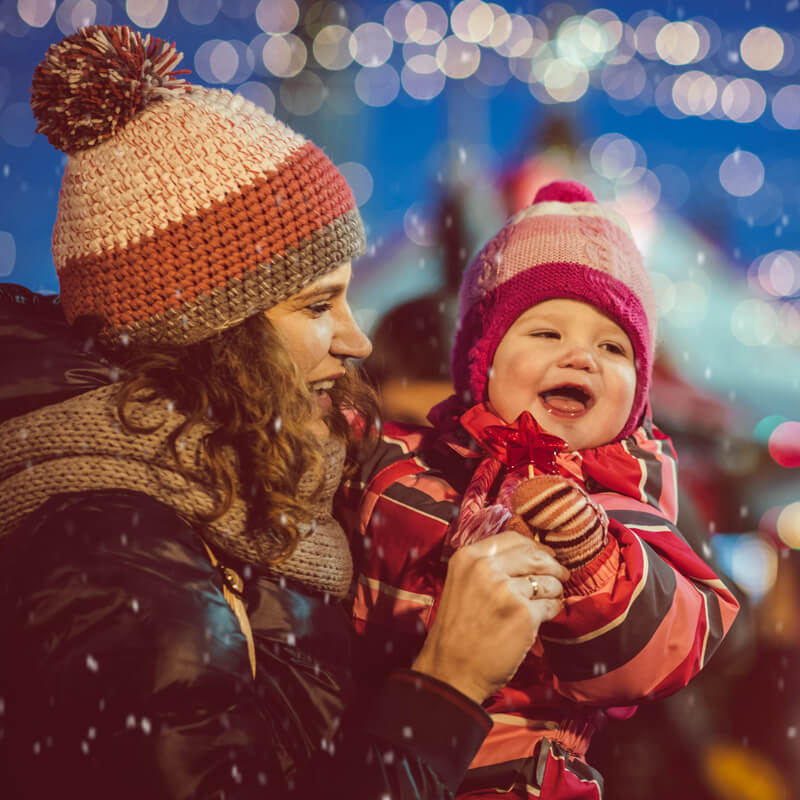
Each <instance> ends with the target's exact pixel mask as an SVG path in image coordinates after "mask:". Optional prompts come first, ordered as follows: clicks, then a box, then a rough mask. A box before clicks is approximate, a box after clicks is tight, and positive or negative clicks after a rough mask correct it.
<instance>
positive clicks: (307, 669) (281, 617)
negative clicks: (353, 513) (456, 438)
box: [0, 285, 490, 800]
mask: <svg viewBox="0 0 800 800" xmlns="http://www.w3.org/2000/svg"><path fill="white" fill-rule="evenodd" d="M0 352H2V362H3V382H2V390H0V415H2V416H0V422H7V423H8V422H9V421H10V423H11V424H13V420H14V418H15V417H18V416H19V415H20V414H23V413H26V412H28V411H31V410H34V409H36V408H38V407H41V406H45V405H48V404H51V403H55V402H60V401H62V400H64V399H66V398H68V397H71V396H75V395H78V394H80V393H81V392H84V391H87V390H88V389H92V388H94V387H95V386H97V385H98V384H102V383H104V382H108V380H109V379H113V376H111V378H110V377H109V376H110V373H111V372H112V370H111V368H110V367H109V366H108V365H107V364H105V363H103V362H102V361H100V360H99V359H98V358H97V357H96V356H94V355H92V354H91V352H84V350H83V349H82V347H81V345H80V344H79V345H78V346H77V347H76V345H75V344H74V343H73V342H72V341H71V340H70V339H69V334H68V331H67V329H66V326H65V324H64V322H63V319H62V317H61V315H60V311H59V308H58V305H57V303H56V301H55V300H54V299H49V298H42V297H39V296H36V295H33V294H31V293H30V292H27V291H26V290H24V289H22V288H21V287H15V286H11V285H5V286H3V287H0ZM21 435H24V433H22V434H21ZM224 566H225V567H227V568H229V570H233V571H234V572H235V573H236V574H237V575H238V576H239V577H240V578H241V584H240V585H237V581H235V580H231V574H232V573H230V572H229V571H228V572H226V570H225V569H223V568H222V566H221V565H214V564H213V563H212V560H211V559H210V557H209V552H208V549H207V547H206V545H205V544H204V542H203V540H202V539H201V537H200V535H199V534H198V531H197V530H196V529H195V528H193V527H192V526H191V525H190V524H188V523H187V522H186V521H184V519H182V518H181V517H180V516H179V515H178V514H177V513H176V512H175V511H174V510H173V509H172V508H171V507H169V506H168V505H165V504H163V503H162V502H159V501H158V500H156V499H154V498H153V497H150V496H148V495H147V494H144V493H141V492H134V491H129V490H122V489H105V490H102V491H84V492H80V493H71V494H54V495H53V496H51V497H50V498H49V499H48V500H47V501H46V502H44V503H43V504H42V505H41V506H39V507H38V508H37V509H36V510H35V511H33V512H32V513H31V514H29V515H28V516H27V517H26V518H25V519H24V521H23V522H22V523H21V525H19V526H18V527H17V528H16V529H15V530H14V531H13V532H11V533H9V534H8V535H7V536H5V537H4V538H2V539H0V641H2V643H3V647H2V652H1V653H0V786H1V787H2V795H3V796H4V797H9V798H36V799H37V800H44V799H45V798H48V800H49V798H52V797H59V796H60V797H63V796H67V797H73V796H74V797H81V798H85V800H94V799H95V798H97V800H100V798H102V799H103V800H107V798H111V797H113V798H115V799H116V798H137V800H138V799H139V798H148V800H156V799H157V798H219V799H220V800H222V798H225V800H238V799H239V798H284V797H286V798H291V797H313V798H327V797H330V798H340V797H341V798H351V799H353V800H358V799H359V798H376V799H377V798H382V797H387V796H388V797H392V798H396V799H397V800H402V798H446V797H450V796H451V793H452V792H453V791H454V790H455V788H456V787H457V786H458V784H459V782H460V780H461V778H462V776H463V774H464V772H465V770H466V767H467V765H468V764H469V762H470V760H471V758H472V756H473V755H474V753H475V752H476V750H477V748H478V746H479V745H480V742H481V741H482V739H483V737H484V736H485V733H486V731H487V729H488V727H489V724H490V723H489V722H488V717H487V716H486V715H485V714H484V712H483V711H482V710H481V709H480V708H479V707H478V706H476V705H474V704H473V703H471V702H470V701H469V700H467V699H466V698H464V697H463V696H461V695H460V694H458V693H457V692H455V691H454V690H452V689H451V688H450V687H448V686H445V685H443V684H440V683H438V682H436V681H434V680H432V679H430V678H427V677H426V676H422V675H420V674H418V673H414V672H412V671H397V672H394V673H392V674H391V676H390V677H389V679H388V681H387V682H386V683H385V684H384V685H383V686H382V687H380V688H379V689H378V690H377V691H373V692H371V693H370V694H369V695H368V696H367V695H366V693H365V692H364V691H360V690H359V688H358V687H355V686H354V685H353V680H352V675H351V654H350V638H351V633H352V622H351V617H350V610H349V608H348V607H347V604H346V602H344V601H340V600H336V599H334V598H333V597H331V596H330V595H327V594H323V593H319V592H315V591H312V590H309V589H308V588H307V587H304V586H303V585H301V584H299V583H295V582H293V581H292V580H290V579H287V578H285V577H281V576H277V575H274V574H271V573H269V572H267V571H266V570H264V569H261V568H259V567H258V566H257V565H255V564H253V563H245V562H242V561H232V560H231V559H230V558H227V559H226V562H225V565H224ZM226 588H227V590H228V593H229V594H230V592H231V591H236V590H238V591H237V596H238V597H239V598H240V599H241V600H242V602H243V604H244V607H245V609H246V614H247V618H248V620H249V625H250V628H251V630H252V639H253V644H254V646H255V664H256V670H255V677H254V676H253V673H252V671H251V661H250V658H249V656H248V641H247V636H246V634H245V632H244V629H243V627H242V625H241V623H240V621H239V619H237V616H236V614H235V613H234V608H233V606H232V604H231V603H230V602H229V600H228V599H226V597H225V594H224V591H223V590H224V589H226Z"/></svg>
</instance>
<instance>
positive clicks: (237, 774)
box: [231, 764, 242, 783]
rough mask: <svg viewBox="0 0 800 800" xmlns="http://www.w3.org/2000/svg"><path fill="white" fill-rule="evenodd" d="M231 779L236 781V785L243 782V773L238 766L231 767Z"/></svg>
mask: <svg viewBox="0 0 800 800" xmlns="http://www.w3.org/2000/svg"><path fill="white" fill-rule="evenodd" d="M231 777H232V778H233V779H234V781H236V783H241V782H242V771H241V770H240V769H239V765H238V764H234V765H233V766H232V767H231Z"/></svg>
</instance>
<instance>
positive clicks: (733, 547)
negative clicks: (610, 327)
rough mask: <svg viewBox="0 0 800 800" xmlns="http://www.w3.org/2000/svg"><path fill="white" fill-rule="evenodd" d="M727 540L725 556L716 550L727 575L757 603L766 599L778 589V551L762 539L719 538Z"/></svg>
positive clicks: (745, 537) (751, 537) (749, 535)
mask: <svg viewBox="0 0 800 800" xmlns="http://www.w3.org/2000/svg"><path fill="white" fill-rule="evenodd" d="M719 539H721V540H723V541H725V540H727V541H726V547H725V548H724V551H723V552H720V551H719V550H717V549H716V548H715V552H717V554H718V555H719V556H721V558H720V561H721V562H722V567H723V568H724V569H725V570H726V572H727V573H728V574H729V575H730V576H731V578H733V580H734V581H736V584H737V585H738V586H739V587H741V589H743V590H744V591H745V592H746V593H747V594H748V595H750V597H751V598H752V599H753V600H759V599H760V598H762V597H763V596H764V595H765V594H766V593H767V592H768V591H769V590H770V589H771V588H772V587H773V586H774V585H775V579H776V577H777V574H778V553H777V552H776V550H775V548H774V547H773V546H772V545H771V544H770V543H769V542H767V541H765V540H764V539H762V538H761V537H759V536H754V535H752V534H744V535H739V536H721V537H715V540H714V543H715V545H717V544H721V542H718V541H717V540H719Z"/></svg>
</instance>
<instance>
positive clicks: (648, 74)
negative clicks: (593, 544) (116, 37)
mask: <svg viewBox="0 0 800 800" xmlns="http://www.w3.org/2000/svg"><path fill="white" fill-rule="evenodd" d="M417 6H419V7H417ZM487 9H489V10H488V11H487ZM470 13H471V14H472V15H473V16H471V17H470ZM487 14H488V20H489V22H488V23H487V22H486V19H487ZM520 18H522V19H523V22H522V23H519V24H520V25H523V28H524V30H526V31H529V32H530V34H529V39H530V40H531V41H530V42H528V43H527V44H528V45H529V46H527V49H526V44H525V43H523V44H519V41H520V36H521V35H520V34H519V30H521V29H520V28H513V26H511V22H510V21H511V20H516V22H514V24H515V25H516V24H517V23H518V22H519V19H520ZM287 20H288V22H287ZM398 20H399V22H398ZM420 20H421V21H420ZM465 20H467V22H469V20H472V22H471V23H470V24H472V27H471V28H469V27H468V28H467V33H466V34H465V33H464V32H463V30H462V28H464V24H466V23H465ZM481 20H482V21H481ZM87 21H88V22H93V21H98V22H103V23H112V24H118V23H124V24H131V25H133V26H134V27H139V28H142V29H147V30H152V32H153V33H154V34H155V35H158V36H160V37H161V38H164V39H168V40H170V41H175V42H176V45H177V48H178V50H180V51H182V52H183V53H184V54H185V55H184V60H183V62H182V64H181V67H188V68H190V69H191V70H192V75H191V76H190V78H189V80H191V81H193V82H199V83H206V84H214V85H225V86H228V87H229V88H231V89H233V90H236V91H242V92H243V93H245V94H247V96H248V97H250V98H251V99H256V100H257V101H259V102H262V103H263V104H264V105H265V106H266V107H267V108H268V110H271V111H273V112H274V113H275V114H276V115H277V116H279V117H281V118H282V119H284V120H286V121H287V122H288V123H289V124H290V125H292V126H293V127H295V128H296V129H297V130H299V131H301V132H302V133H304V134H306V135H308V136H309V137H311V138H312V139H313V140H314V141H315V142H317V143H318V144H319V145H320V146H322V147H323V148H324V149H325V150H326V152H327V153H328V155H329V156H330V157H331V159H332V160H333V161H334V163H336V164H337V165H339V166H340V168H341V169H342V171H343V172H344V173H345V175H346V176H347V178H348V180H349V181H350V182H351V185H352V186H353V188H354V193H355V195H356V198H357V201H358V202H359V205H360V208H361V212H362V215H363V217H364V219H365V222H366V224H367V229H368V235H369V238H370V242H371V247H370V251H369V253H368V255H367V256H366V257H365V258H364V259H362V262H361V263H360V264H357V265H356V269H355V279H354V283H353V292H352V300H353V305H354V306H355V307H356V308H357V309H358V313H359V319H360V321H361V322H362V324H363V325H364V327H365V328H366V329H367V330H368V331H369V330H370V329H371V328H372V327H373V326H374V324H375V322H376V321H377V320H378V319H379V318H380V315H381V314H382V313H383V312H384V311H386V310H387V309H388V308H389V307H391V306H393V305H394V304H395V303H398V302H400V301H402V300H405V299H408V298H411V297H414V296H417V295H419V294H422V293H424V292H426V291H429V290H431V289H434V288H436V287H437V286H439V285H440V284H441V282H442V280H443V278H442V269H441V252H440V248H438V246H437V243H436V241H435V234H434V228H435V219H436V216H437V213H438V205H439V203H440V202H441V197H442V195H443V194H444V193H445V192H450V193H451V194H452V193H455V195H456V196H458V197H459V199H460V201H461V202H462V203H463V206H464V211H465V215H466V218H467V220H468V221H470V227H469V231H468V234H469V236H468V239H469V241H468V245H469V249H470V251H472V250H473V249H475V248H477V247H478V246H479V245H480V244H481V242H482V241H484V240H485V239H486V238H488V237H489V236H490V235H491V234H492V233H493V232H494V231H495V230H496V229H497V227H499V225H500V224H501V223H502V221H503V220H504V219H505V218H506V216H507V215H508V211H509V207H508V204H507V200H508V198H507V197H504V196H503V195H502V192H501V185H502V179H503V176H506V177H507V176H508V175H509V174H514V173H515V172H517V173H518V171H519V170H520V169H521V168H522V167H523V166H525V165H527V166H528V167H530V166H531V164H532V165H533V167H532V168H533V170H534V172H535V174H536V175H540V173H542V170H544V174H550V172H548V170H550V171H552V170H554V169H555V170H557V171H558V172H559V174H562V173H563V174H564V175H566V176H568V177H570V176H572V177H576V178H578V179H581V180H584V181H585V182H586V183H588V184H589V185H590V186H591V188H592V189H593V191H594V193H595V195H596V196H597V197H598V199H600V200H603V201H609V202H612V201H615V202H617V204H618V207H619V209H620V210H621V211H622V213H623V214H624V215H625V216H627V217H628V218H629V220H630V221H631V224H632V227H633V228H634V233H635V235H636V236H637V239H638V241H639V244H640V246H641V247H642V249H643V252H644V254H645V258H646V261H647V263H648V265H649V267H650V269H651V270H652V271H653V273H654V279H655V280H656V285H657V287H658V289H659V293H660V294H661V295H662V299H663V301H664V304H663V308H662V320H661V321H660V328H661V339H662V342H663V347H664V349H665V352H667V353H668V354H669V356H670V359H671V361H672V362H673V363H675V364H678V365H680V369H681V371H682V373H683V375H684V377H686V378H687V379H688V380H690V381H691V382H693V383H695V384H699V385H702V386H703V387H704V388H705V389H708V390H709V391H711V392H713V393H715V394H716V395H717V396H719V397H720V398H723V399H725V400H726V402H731V403H733V404H734V405H736V406H737V407H740V408H742V409H743V410H744V412H745V413H744V417H743V421H742V422H741V424H740V427H739V431H738V432H739V433H740V434H741V435H747V436H751V435H756V434H754V433H753V431H754V430H755V427H756V425H757V424H758V423H759V422H760V421H763V420H764V419H770V420H773V422H774V423H775V424H778V423H780V422H781V421H783V420H792V419H797V413H798V412H797V408H798V406H799V405H800V404H798V399H800V378H799V377H798V376H800V355H799V353H800V300H798V297H800V255H798V251H799V250H800V247H799V246H798V241H800V157H798V155H797V153H798V147H797V143H798V129H800V1H799V0H762V2H758V3H756V2H751V0H734V2H701V0H689V1H688V2H673V1H672V0H667V1H662V2H654V3H652V4H650V5H647V6H645V5H643V4H641V3H637V2H613V3H607V4H605V5H602V4H599V3H598V4H590V3H585V2H579V1H578V0H573V2H571V3H569V4H568V3H563V2H556V3H544V2H530V1H529V2H511V3H509V2H504V3H496V4H491V5H487V4H486V3H482V2H481V0H467V2H465V3H460V4H457V3H454V2H452V1H450V2H448V1H447V0H445V2H438V3H431V2H428V3H421V4H415V3H412V2H410V0H401V2H399V3H394V4H392V3H388V2H385V3H374V2H365V1H363V0H362V2H343V3H341V4H339V3H335V2H325V1H324V0H322V1H318V2H313V3H310V2H302V3H299V4H297V3H295V2H294V0H262V1H261V2H258V0H221V2H220V0H169V2H167V0H128V2H127V3H122V2H112V3H109V2H107V0H97V2H96V3H94V2H91V0H66V2H59V3H54V2H53V0H2V2H1V3H0V185H2V194H0V279H2V280H6V281H11V282H15V283H20V284H23V285H25V286H28V287H30V288H32V289H34V290H37V291H48V292H53V291H57V289H58V284H57V278H56V274H55V270H54V268H53V264H52V259H51V254H50V235H51V229H52V224H53V220H54V218H55V213H56V207H57V198H58V189H59V183H60V176H61V173H62V170H63V164H64V158H65V157H64V156H63V155H62V154H61V153H59V152H57V151H55V150H54V149H53V148H52V147H51V146H50V144H49V143H48V142H47V141H46V140H45V138H44V137H43V136H41V135H39V134H35V133H34V126H35V123H34V120H33V116H32V113H31V111H30V108H29V106H28V98H29V87H30V80H31V76H32V73H33V69H34V67H35V65H36V64H37V63H38V61H39V60H40V59H41V57H42V56H43V54H44V53H45V51H46V49H47V47H48V46H49V45H50V44H51V43H53V42H55V41H58V40H59V39H60V38H62V37H63V36H64V35H65V34H67V33H70V32H72V31H73V30H74V29H75V28H76V27H78V25H79V24H82V23H85V22H87ZM525 21H526V22H525ZM676 22H683V23H686V22H689V23H691V24H693V25H694V26H695V27H694V28H691V30H690V29H689V27H688V26H686V25H685V24H684V26H683V28H675V27H673V28H672V29H671V30H672V31H673V32H674V33H675V35H674V36H673V37H672V38H671V39H669V37H667V38H664V37H662V39H661V40H659V38H658V34H659V31H660V30H661V28H663V27H665V26H667V25H668V24H669V23H676ZM367 23H373V25H372V26H369V25H367ZM579 23H580V24H581V25H582V26H583V27H580V26H579ZM503 25H506V30H513V31H515V33H514V35H513V36H509V38H507V39H506V40H505V41H503V35H502V28H503ZM525 25H527V26H528V27H527V28H525V27H524V26H525ZM481 26H483V27H481ZM576 26H577V27H576ZM576 31H577V33H576ZM687 31H688V34H689V39H688V40H687V39H686V38H685V37H686V36H687ZM692 31H699V32H700V34H701V35H700V36H699V38H698V36H697V35H696V34H695V33H692ZM754 31H755V33H754ZM570 32H571V33H570ZM333 33H336V36H334V35H333ZM368 33H369V35H367V34H368ZM456 33H460V35H461V37H462V38H459V37H457V36H456V35H455V34H456ZM359 35H360V36H361V39H357V37H358V36H359ZM748 35H749V37H750V38H749V41H750V44H751V45H752V46H751V47H750V49H749V50H748V49H747V45H746V42H747V41H748V39H747V37H748ZM326 36H327V37H328V38H327V39H326V38H325V37H326ZM370 36H371V37H372V38H371V39H370ZM425 36H428V37H429V38H427V39H426V38H425ZM514 36H516V37H517V38H516V40H514V41H516V44H514V46H513V47H512V40H513V38H514ZM759 36H760V38H759ZM320 37H322V38H320ZM337 37H338V38H337ZM348 37H349V38H348ZM376 37H377V38H376ZM481 37H483V38H481ZM492 37H494V38H492ZM681 37H683V38H681ZM463 38H466V39H467V40H470V38H471V39H472V40H476V41H471V42H470V41H468V43H467V44H466V45H463V44H462V39H463ZM523 38H524V37H523ZM290 39H291V40H292V41H293V42H294V47H295V49H294V50H293V51H292V52H293V54H294V55H293V56H292V58H296V57H297V53H298V51H300V52H301V58H305V61H304V62H302V63H301V66H303V64H304V68H303V69H302V70H300V71H297V70H296V67H295V68H294V70H295V71H294V72H293V70H292V68H291V65H290V66H289V67H287V66H286V63H285V59H284V62H281V59H280V57H279V56H280V53H281V52H284V51H285V50H286V42H287V41H289V40H290ZM279 40H280V41H279ZM323 40H324V41H326V42H327V43H328V47H327V50H326V49H325V48H323V47H321V48H320V49H319V50H318V49H317V48H316V47H315V44H317V43H319V42H323ZM442 40H445V41H446V42H447V43H450V44H451V45H452V46H451V49H450V50H448V51H446V52H450V53H451V59H450V61H449V62H448V61H447V59H446V58H445V57H443V55H442V50H441V48H440V47H439V45H440V44H441V42H442ZM356 41H358V42H360V44H359V45H358V46H355V45H354V42H356ZM687 41H688V44H687ZM337 42H338V44H337ZM348 42H349V52H350V55H349V56H348ZM387 42H388V47H389V50H388V54H387V51H386V50H385V49H384V50H383V51H381V49H380V47H379V45H381V46H385V45H386V44H387ZM430 42H432V44H431V43H430ZM670 42H672V44H671V45H669V43H670ZM698 42H699V44H698ZM298 43H299V44H298ZM456 45H457V46H458V47H462V49H463V52H461V59H460V60H459V59H458V58H455V57H453V55H452V54H453V53H455V52H456V50H457V47H456V49H453V47H455V46H456ZM281 47H283V48H284V50H280V48H281ZM337 47H338V50H337ZM359 47H361V48H362V50H359ZM514 47H516V48H517V49H514ZM665 47H666V49H665ZM670 47H671V48H672V49H670ZM698 47H699V51H698ZM270 48H272V49H270ZM276 48H277V49H276ZM298 48H299V50H298ZM370 48H371V50H370ZM437 48H438V49H437ZM687 48H688V56H687ZM692 48H694V50H692ZM779 50H782V51H783V52H782V53H781V52H778V51H779ZM695 51H697V52H695ZM268 52H269V53H271V54H272V55H271V56H270V55H268ZM369 52H372V53H373V55H372V56H371V58H372V59H373V60H372V61H371V62H370V61H369V59H368V58H367V57H365V56H364V54H365V53H369ZM381 52H382V53H383V54H382V55H380V53H381ZM276 53H277V54H278V55H276ZM375 53H378V54H379V55H375ZM353 54H356V55H357V56H358V58H360V59H361V61H363V62H364V63H363V64H362V63H359V61H358V60H356V58H354V57H353ZM476 54H477V55H476ZM520 54H521V55H520ZM692 55H694V58H693V59H692V58H690V57H691V56H692ZM415 59H416V60H415ZM425 59H427V62H426V61H425ZM434 59H438V61H436V60H434ZM470 59H472V60H473V63H472V67H470V66H469V63H470ZM687 59H688V60H687ZM478 61H479V64H478ZM290 62H291V59H290ZM291 63H294V62H291ZM426 63H427V64H428V66H427V67H426V66H425V64H426ZM465 63H466V64H467V67H464V64H465ZM431 64H432V65H433V77H431V71H430V65H431ZM476 64H477V66H476ZM420 65H422V66H420ZM478 67H479V68H478ZM215 70H216V72H215ZM415 70H418V71H419V72H415ZM459 70H462V72H459ZM470 70H471V74H468V75H465V73H467V72H470ZM548 70H549V71H548ZM420 75H422V77H420ZM565 75H566V78H565V77H564V76H565ZM426 76H427V77H426ZM378 78H380V80H378ZM426 80H427V83H426V82H425V81H426ZM570 81H572V83H570ZM582 82H583V83H582ZM431 86H432V87H433V88H431ZM553 86H554V87H555V89H552V87H553ZM365 87H366V88H365ZM559 87H561V88H560V89H559ZM576 87H577V88H576ZM551 90H552V92H555V94H556V95H557V99H559V100H560V102H556V101H555V99H554V96H553V95H552V94H551V93H549V92H551ZM559 91H560V92H561V94H559ZM737 92H738V94H737ZM554 119H557V120H559V121H560V124H561V125H562V128H563V127H564V126H566V127H567V128H568V129H569V132H570V136H571V137H572V139H573V142H574V148H573V149H571V150H569V151H568V155H567V156H565V155H564V154H565V152H567V151H565V150H564V148H558V147H556V148H553V147H550V148H546V147H545V140H544V134H543V132H544V131H545V130H546V129H547V128H548V125H550V124H552V122H553V120H554ZM537 170H538V172H537ZM528 188H529V191H530V196H529V197H528V199H530V198H531V197H532V194H533V192H534V191H535V188H536V186H535V181H534V180H533V179H532V182H531V183H530V185H529V187H528ZM765 425H766V426H767V427H766V429H765V428H764V427H763V426H762V428H761V429H760V430H761V431H762V433H759V434H757V435H758V436H762V435H764V434H763V431H764V430H767V429H768V432H767V434H766V435H768V433H769V431H771V430H772V428H771V427H770V425H772V427H774V425H773V423H772V422H770V423H765Z"/></svg>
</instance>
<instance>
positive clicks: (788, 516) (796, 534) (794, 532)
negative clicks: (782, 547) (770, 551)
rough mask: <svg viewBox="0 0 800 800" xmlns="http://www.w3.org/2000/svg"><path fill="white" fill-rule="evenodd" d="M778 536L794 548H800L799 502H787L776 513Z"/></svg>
mask: <svg viewBox="0 0 800 800" xmlns="http://www.w3.org/2000/svg"><path fill="white" fill-rule="evenodd" d="M777 527H778V536H779V537H780V539H781V541H782V542H783V543H784V544H786V545H788V546H789V547H791V548H792V549H794V550H800V502H798V503H789V505H788V506H786V507H785V508H784V509H783V511H781V513H780V514H779V515H778V523H777Z"/></svg>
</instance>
